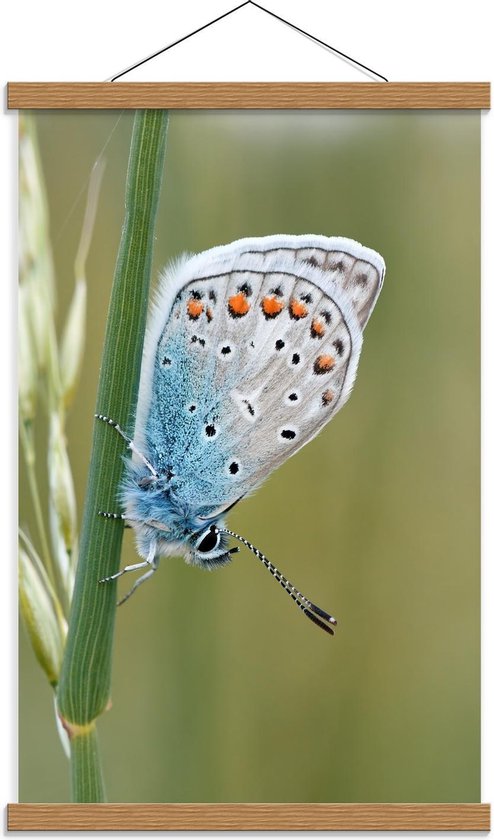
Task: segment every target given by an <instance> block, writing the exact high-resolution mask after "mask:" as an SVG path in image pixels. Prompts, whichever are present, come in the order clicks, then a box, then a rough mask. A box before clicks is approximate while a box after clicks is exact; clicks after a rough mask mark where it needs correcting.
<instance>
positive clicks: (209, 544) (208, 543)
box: [196, 525, 221, 554]
mask: <svg viewBox="0 0 494 840" xmlns="http://www.w3.org/2000/svg"><path fill="white" fill-rule="evenodd" d="M220 539H221V537H220V535H219V533H218V530H217V528H215V527H214V525H211V527H210V528H208V530H207V531H203V533H202V534H201V535H200V537H199V539H198V540H197V542H196V549H197V551H200V552H202V553H203V554H207V553H208V552H209V551H214V549H215V548H217V547H218V545H219V542H220Z"/></svg>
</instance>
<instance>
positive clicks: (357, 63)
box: [110, 0, 388, 82]
mask: <svg viewBox="0 0 494 840" xmlns="http://www.w3.org/2000/svg"><path fill="white" fill-rule="evenodd" d="M244 6H255V7H256V9H260V11H261V12H266V14H267V15H271V17H273V18H275V19H276V20H279V21H281V23H284V24H286V26H289V27H290V28H291V29H294V30H295V31H296V32H300V34H301V35H305V36H306V37H307V38H310V39H311V41H314V42H315V43H316V44H320V45H321V46H322V47H326V49H328V50H330V51H331V52H332V53H335V54H336V55H339V56H340V57H341V58H344V59H346V60H347V61H349V62H350V63H351V64H353V65H355V66H357V67H360V68H361V69H362V70H366V71H367V72H369V73H372V74H373V75H374V76H379V78H380V79H382V80H383V81H384V82H387V81H388V79H387V78H386V77H385V76H382V75H381V73H377V72H376V71H375V70H372V69H371V68H370V67H367V66H366V65H365V64H361V62H360V61H356V59H355V58H352V57H351V56H349V55H346V53H344V52H341V51H340V50H337V49H336V47H332V46H331V45H330V44H327V43H326V42H325V41H321V40H320V38H316V36H315V35H311V33H310V32H306V31H305V29H300V27H299V26H295V24H294V23H290V21H289V20H285V18H282V17H280V15H277V14H275V13H274V12H271V11H270V10H269V9H265V8H264V6H260V5H259V3H255V2H254V0H245V3H240V5H239V6H235V8H234V9H230V11H228V12H225V13H224V14H223V15H220V16H219V17H217V18H215V19H214V20H210V21H209V23H205V24H204V26H200V27H199V29H194V31H193V32H189V34H188V35H184V36H183V38H179V39H178V40H177V41H173V43H172V44H168V46H167V47H163V49H161V50H158V51H157V52H155V53H153V54H152V55H148V57H147V58H143V59H142V60H141V61H138V62H137V63H136V64H133V65H132V66H131V67H128V68H127V70H122V72H121V73H117V75H116V76H112V78H111V79H110V81H111V82H116V80H117V79H120V78H121V77H122V76H125V75H126V74H127V73H130V72H131V70H135V69H136V68H137V67H141V65H143V64H146V62H147V61H151V60H152V59H153V58H156V57H157V56H158V55H162V53H164V52H166V51H167V50H171V48H172V47H176V46H177V44H181V43H182V42H183V41H187V39H188V38H192V36H193V35H197V33H198V32H202V31H203V30H204V29H207V28H208V27H209V26H213V24H214V23H218V21H219V20H223V18H226V17H228V15H232V14H233V13H234V12H238V10H239V9H242V8H243V7H244Z"/></svg>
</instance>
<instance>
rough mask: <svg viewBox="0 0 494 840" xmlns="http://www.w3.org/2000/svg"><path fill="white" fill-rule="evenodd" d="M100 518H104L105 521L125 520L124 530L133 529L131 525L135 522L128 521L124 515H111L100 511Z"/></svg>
mask: <svg viewBox="0 0 494 840" xmlns="http://www.w3.org/2000/svg"><path fill="white" fill-rule="evenodd" d="M98 516H103V517H104V518H105V519H119V520H120V519H123V520H124V521H125V525H124V528H132V525H131V524H130V523H131V522H132V521H133V520H131V519H130V520H129V519H127V517H126V516H125V514H124V513H110V512H109V511H107V510H99V511H98Z"/></svg>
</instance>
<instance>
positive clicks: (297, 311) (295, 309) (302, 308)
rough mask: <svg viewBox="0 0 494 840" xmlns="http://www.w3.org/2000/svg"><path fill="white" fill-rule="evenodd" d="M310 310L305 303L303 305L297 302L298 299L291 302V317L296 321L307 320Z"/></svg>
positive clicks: (299, 301)
mask: <svg viewBox="0 0 494 840" xmlns="http://www.w3.org/2000/svg"><path fill="white" fill-rule="evenodd" d="M308 312H309V310H308V309H307V307H306V305H305V303H302V301H301V300H297V299H296V298H292V299H291V301H290V315H291V316H292V318H295V320H297V321H298V320H299V318H306V317H307V314H308Z"/></svg>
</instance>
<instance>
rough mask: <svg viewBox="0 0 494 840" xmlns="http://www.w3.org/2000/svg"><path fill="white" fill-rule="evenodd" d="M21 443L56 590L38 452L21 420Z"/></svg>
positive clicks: (25, 424)
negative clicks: (37, 466)
mask: <svg viewBox="0 0 494 840" xmlns="http://www.w3.org/2000/svg"><path fill="white" fill-rule="evenodd" d="M20 432H21V442H22V448H23V451H24V460H25V463H26V471H27V480H28V483H29V492H30V493H31V500H32V503H33V509H34V518H35V519H36V527H37V528H38V534H39V539H40V542H41V554H42V557H43V562H44V564H45V569H46V572H47V574H48V578H49V580H50V583H51V585H52V586H53V587H54V588H55V589H56V584H57V581H56V575H55V569H54V566H53V560H52V557H51V553H50V548H49V545H48V537H47V535H46V531H45V524H44V520H43V511H42V509H41V499H40V495H39V488H38V480H37V478H36V452H35V449H34V444H33V439H32V428H31V426H30V425H28V424H27V423H25V422H23V421H22V420H21V423H20Z"/></svg>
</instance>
